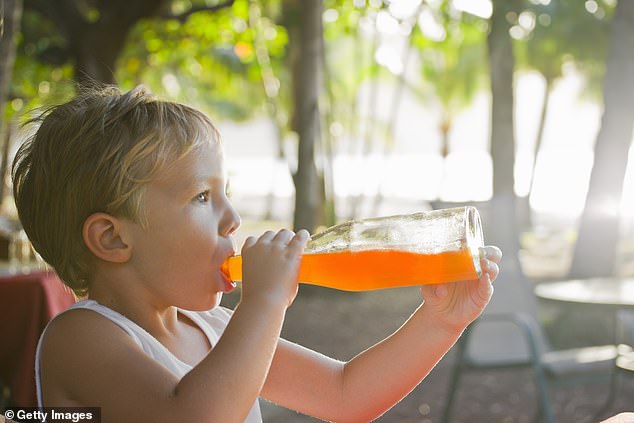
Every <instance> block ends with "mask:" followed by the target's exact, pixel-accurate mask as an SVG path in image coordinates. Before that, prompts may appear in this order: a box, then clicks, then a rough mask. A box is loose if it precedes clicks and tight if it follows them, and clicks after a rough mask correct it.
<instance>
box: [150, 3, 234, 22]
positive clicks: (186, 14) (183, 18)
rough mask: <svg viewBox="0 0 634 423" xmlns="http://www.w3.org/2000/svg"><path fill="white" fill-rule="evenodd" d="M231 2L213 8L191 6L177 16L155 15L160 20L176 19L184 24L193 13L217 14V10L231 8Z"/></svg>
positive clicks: (171, 14) (168, 14)
mask: <svg viewBox="0 0 634 423" xmlns="http://www.w3.org/2000/svg"><path fill="white" fill-rule="evenodd" d="M233 2H234V0H228V1H226V2H224V3H218V4H216V5H213V6H192V7H191V8H190V9H189V10H187V11H185V12H183V13H178V14H174V13H163V14H160V15H157V17H158V18H161V19H176V20H177V21H180V22H181V23H185V22H186V21H187V20H188V19H189V17H190V16H191V15H193V14H194V13H199V12H217V11H218V10H221V9H225V8H227V7H231V6H233Z"/></svg>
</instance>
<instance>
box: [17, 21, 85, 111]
mask: <svg viewBox="0 0 634 423" xmlns="http://www.w3.org/2000/svg"><path fill="white" fill-rule="evenodd" d="M22 22H23V23H22V32H21V34H20V36H19V39H18V51H17V54H16V60H15V65H14V69H13V75H12V80H11V84H10V88H9V99H8V101H9V104H8V105H7V107H6V108H5V118H6V119H14V118H18V119H22V120H23V119H26V118H28V114H26V112H28V111H30V110H33V109H35V108H37V107H40V106H42V105H45V104H54V103H60V102H63V101H65V100H67V99H69V98H70V97H71V96H72V95H73V94H74V90H75V84H74V83H73V82H72V73H73V70H72V66H71V65H70V64H51V63H46V62H51V61H54V60H52V59H51V60H47V55H51V54H52V52H54V51H56V49H55V47H56V46H57V45H58V44H59V43H60V37H59V36H58V35H56V34H55V31H54V28H53V26H52V24H51V23H50V22H48V21H47V20H45V19H42V17H41V16H39V15H38V14H35V13H32V12H29V11H28V10H27V11H25V12H24V14H23V18H22ZM48 34H52V35H48Z"/></svg>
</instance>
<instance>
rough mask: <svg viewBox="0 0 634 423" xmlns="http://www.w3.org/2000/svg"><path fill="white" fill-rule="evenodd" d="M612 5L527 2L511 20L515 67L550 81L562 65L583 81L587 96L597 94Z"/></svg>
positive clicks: (559, 0) (558, 74)
mask: <svg viewBox="0 0 634 423" xmlns="http://www.w3.org/2000/svg"><path fill="white" fill-rule="evenodd" d="M613 10H614V4H613V2H610V1H605V0H597V1H594V0H590V1H586V2H583V1H577V0H557V1H550V2H537V1H535V2H528V3H527V7H526V8H525V10H523V11H522V12H521V13H520V14H519V15H517V16H512V17H511V18H512V19H513V22H511V23H512V24H514V25H515V26H514V30H515V32H514V33H513V34H514V35H515V38H516V42H515V52H516V56H517V59H518V65H519V66H520V67H523V68H530V69H535V70H537V71H539V72H540V73H541V74H542V75H543V76H544V78H546V79H547V80H549V81H553V80H555V79H557V78H559V77H561V76H562V72H563V69H562V68H563V66H564V64H566V63H571V64H574V66H575V68H576V69H577V70H579V71H580V72H581V73H582V74H583V75H584V76H585V79H586V85H587V89H586V90H585V93H586V94H587V95H588V96H591V97H594V98H597V97H598V96H599V94H600V91H601V84H602V80H603V74H604V72H605V60H606V55H607V43H608V37H609V27H610V22H611V16H612V13H613Z"/></svg>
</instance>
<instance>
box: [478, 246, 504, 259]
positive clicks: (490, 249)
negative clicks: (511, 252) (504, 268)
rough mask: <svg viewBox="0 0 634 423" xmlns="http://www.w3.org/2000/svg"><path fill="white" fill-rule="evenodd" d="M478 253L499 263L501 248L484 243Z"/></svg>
mask: <svg viewBox="0 0 634 423" xmlns="http://www.w3.org/2000/svg"><path fill="white" fill-rule="evenodd" d="M480 255H481V256H482V257H483V258H487V259H489V260H491V261H494V262H496V263H499V262H500V260H501V259H502V250H500V249H499V248H498V247H496V246H495V245H486V246H484V247H482V249H481V252H480Z"/></svg>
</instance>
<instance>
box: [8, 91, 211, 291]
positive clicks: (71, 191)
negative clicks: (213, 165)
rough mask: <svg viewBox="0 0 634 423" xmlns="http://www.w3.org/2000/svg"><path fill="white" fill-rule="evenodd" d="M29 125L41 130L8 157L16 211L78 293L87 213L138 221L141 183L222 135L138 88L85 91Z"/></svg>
mask: <svg viewBox="0 0 634 423" xmlns="http://www.w3.org/2000/svg"><path fill="white" fill-rule="evenodd" d="M27 124H39V128H38V129H37V131H36V132H35V134H34V135H32V136H30V137H29V138H28V139H27V140H26V141H25V142H24V143H23V144H22V145H21V147H20V148H19V150H18V152H17V154H16V157H15V160H14V162H13V168H12V178H13V193H14V197H15V203H16V206H17V210H18V215H19V217H20V221H21V223H22V226H23V227H24V230H25V231H26V233H27V235H28V237H29V239H30V240H31V242H32V244H33V247H34V248H35V250H36V251H37V252H38V253H39V254H40V255H41V256H42V258H43V259H44V260H46V262H48V263H49V264H50V265H51V266H53V268H54V269H55V271H56V272H57V274H58V275H59V276H60V278H61V279H62V280H63V281H64V283H65V284H66V285H68V286H69V287H70V288H71V289H72V290H73V291H74V292H75V294H76V295H79V296H82V295H85V294H86V293H87V292H88V287H89V278H90V269H91V261H92V256H91V254H90V252H89V251H88V249H87V247H86V245H85V244H84V241H83V237H82V229H83V224H84V221H85V220H86V218H87V217H88V216H90V215H91V214H93V213H96V212H105V213H108V214H111V215H113V216H119V217H125V218H129V219H131V220H133V221H135V222H139V223H140V224H143V223H144V211H143V208H142V197H143V187H144V185H145V184H147V183H148V182H149V181H151V180H152V178H153V177H154V176H155V175H156V173H157V172H158V171H160V170H162V169H164V168H166V167H167V166H169V165H170V164H171V163H173V162H175V161H176V160H178V159H179V158H181V157H184V156H185V155H187V154H189V153H190V152H191V151H193V150H195V149H196V148H198V147H199V146H200V145H202V144H203V143H210V142H212V143H215V142H219V139H220V137H219V134H218V132H217V130H216V129H215V127H214V125H213V124H212V123H211V121H210V120H209V118H208V117H207V116H206V115H205V114H204V113H202V112H200V111H198V110H195V109H193V108H191V107H189V106H186V105H183V104H179V103H174V102H168V101H161V100H158V99H156V98H155V97H154V96H153V95H152V94H151V93H150V92H149V91H148V90H147V89H145V88H144V87H142V86H139V87H136V88H135V89H133V90H131V91H129V92H126V93H122V92H121V91H120V90H119V89H118V88H116V87H106V88H103V89H99V90H96V89H90V90H88V91H86V92H83V93H80V94H79V95H78V96H77V97H76V98H74V99H73V100H71V101H69V102H68V103H65V104H62V105H58V106H53V107H50V108H48V109H46V110H44V111H43V112H41V113H40V114H39V116H38V117H36V118H34V119H32V120H31V121H29V122H28V123H27Z"/></svg>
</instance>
